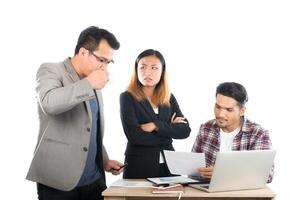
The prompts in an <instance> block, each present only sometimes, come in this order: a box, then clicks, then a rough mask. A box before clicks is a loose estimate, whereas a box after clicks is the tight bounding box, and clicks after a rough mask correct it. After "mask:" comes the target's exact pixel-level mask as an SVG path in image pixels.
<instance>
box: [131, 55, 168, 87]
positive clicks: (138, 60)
mask: <svg viewBox="0 0 300 200" xmlns="http://www.w3.org/2000/svg"><path fill="white" fill-rule="evenodd" d="M148 56H155V57H156V58H158V59H159V61H160V63H161V65H162V73H161V77H162V78H163V76H164V74H165V71H166V61H165V58H164V57H163V55H162V54H161V53H160V52H159V51H157V50H154V49H147V50H145V51H143V52H142V53H140V54H139V55H138V57H137V58H136V60H135V63H134V67H135V71H136V72H137V67H138V64H139V62H140V60H141V59H142V58H144V57H148ZM161 81H162V79H160V81H159V82H161ZM158 85H159V83H158Z"/></svg>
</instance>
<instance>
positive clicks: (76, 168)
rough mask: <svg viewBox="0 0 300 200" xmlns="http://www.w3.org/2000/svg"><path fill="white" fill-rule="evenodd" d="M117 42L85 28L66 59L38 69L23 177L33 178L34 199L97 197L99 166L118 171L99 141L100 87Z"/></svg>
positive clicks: (102, 178) (101, 186)
mask: <svg viewBox="0 0 300 200" xmlns="http://www.w3.org/2000/svg"><path fill="white" fill-rule="evenodd" d="M119 46H120V44H119V42H118V41H117V39H116V38H115V36H114V35H113V34H112V33H110V32H108V31H107V30H104V29H99V28H98V27H94V26H92V27H88V28H87V29H85V30H83V31H82V32H81V34H80V36H79V38H78V42H77V45H76V48H75V55H74V56H73V57H72V58H67V59H65V60H64V61H63V62H58V63H45V64H42V65H41V67H40V68H39V69H38V72H37V75H36V81H37V87H36V91H37V99H38V114H39V121H40V129H39V136H38V142H37V145H36V148H35V152H34V157H33V160H32V163H31V166H30V169H29V171H28V174H27V177H26V178H27V179H28V180H31V181H35V182H37V189H38V196H39V199H42V200H54V199H55V200H66V199H72V200H73V199H76V200H79V199H84V200H87V199H93V200H94V199H102V196H101V193H102V191H103V190H104V189H105V188H106V184H105V173H104V170H105V171H108V172H111V173H112V174H114V175H118V174H120V173H121V172H122V169H121V166H122V163H120V162H118V161H115V160H109V158H108V155H107V153H106V150H105V147H104V145H103V144H102V140H103V133H104V118H103V101H102V96H101V89H102V88H103V87H104V86H105V85H106V83H107V82H108V72H107V65H108V64H109V63H111V62H113V60H112V57H113V53H114V51H115V50H118V49H119Z"/></svg>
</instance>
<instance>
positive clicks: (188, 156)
mask: <svg viewBox="0 0 300 200" xmlns="http://www.w3.org/2000/svg"><path fill="white" fill-rule="evenodd" d="M164 155H165V158H166V163H167V165H168V168H169V170H170V172H171V173H172V174H178V175H187V176H197V174H198V173H197V171H196V169H197V168H198V167H206V164H205V156H204V153H194V152H179V151H167V150H164Z"/></svg>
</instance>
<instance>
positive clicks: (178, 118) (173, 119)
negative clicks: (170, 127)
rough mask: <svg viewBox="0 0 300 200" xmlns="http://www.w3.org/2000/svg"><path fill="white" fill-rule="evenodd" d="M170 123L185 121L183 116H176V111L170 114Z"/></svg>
mask: <svg viewBox="0 0 300 200" xmlns="http://www.w3.org/2000/svg"><path fill="white" fill-rule="evenodd" d="M171 123H173V124H176V123H184V124H186V123H187V121H185V118H184V117H176V112H174V114H173V115H172V118H171Z"/></svg>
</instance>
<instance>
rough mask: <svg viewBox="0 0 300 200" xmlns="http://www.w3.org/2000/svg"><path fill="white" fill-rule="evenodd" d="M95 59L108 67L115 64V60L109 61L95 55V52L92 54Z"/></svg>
mask: <svg viewBox="0 0 300 200" xmlns="http://www.w3.org/2000/svg"><path fill="white" fill-rule="evenodd" d="M90 53H91V54H92V55H93V56H94V57H95V58H96V60H97V61H98V62H99V63H101V64H105V65H108V64H110V63H114V61H113V60H107V59H106V58H103V57H99V56H97V55H95V54H94V52H90Z"/></svg>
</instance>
